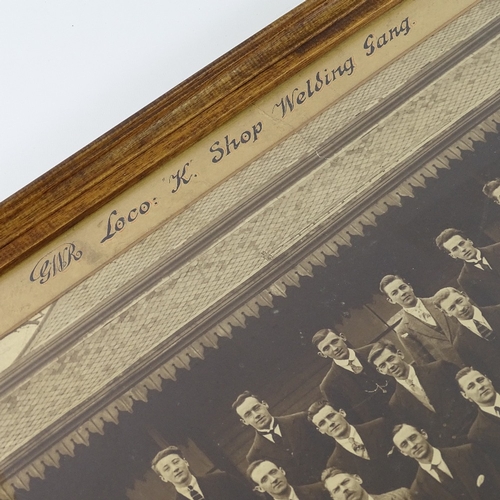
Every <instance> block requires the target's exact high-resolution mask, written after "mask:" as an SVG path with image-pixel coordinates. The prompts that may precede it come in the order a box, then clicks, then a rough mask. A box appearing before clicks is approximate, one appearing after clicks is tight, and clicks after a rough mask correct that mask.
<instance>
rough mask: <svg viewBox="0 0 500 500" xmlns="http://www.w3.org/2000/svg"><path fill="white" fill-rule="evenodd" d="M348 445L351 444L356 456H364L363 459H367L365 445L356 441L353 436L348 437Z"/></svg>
mask: <svg viewBox="0 0 500 500" xmlns="http://www.w3.org/2000/svg"><path fill="white" fill-rule="evenodd" d="M348 441H349V443H350V445H351V446H352V449H353V450H354V453H356V455H358V457H361V458H364V459H365V460H368V452H367V451H366V448H365V445H364V444H362V443H358V441H356V439H354V438H353V437H350V438H349V439H348Z"/></svg>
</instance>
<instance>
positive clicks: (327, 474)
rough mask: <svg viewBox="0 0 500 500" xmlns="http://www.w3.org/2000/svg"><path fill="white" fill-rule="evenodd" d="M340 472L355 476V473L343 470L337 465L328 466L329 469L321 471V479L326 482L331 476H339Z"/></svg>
mask: <svg viewBox="0 0 500 500" xmlns="http://www.w3.org/2000/svg"><path fill="white" fill-rule="evenodd" d="M339 474H347V475H348V476H353V475H354V474H351V473H350V472H346V471H343V470H341V469H338V468H337V467H328V469H325V470H324V471H323V472H322V473H321V481H323V482H325V481H326V480H327V479H330V478H331V477H335V476H338V475H339Z"/></svg>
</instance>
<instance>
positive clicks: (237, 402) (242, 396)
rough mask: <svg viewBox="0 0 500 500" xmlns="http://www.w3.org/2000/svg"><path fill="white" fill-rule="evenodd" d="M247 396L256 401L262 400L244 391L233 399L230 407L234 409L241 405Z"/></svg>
mask: <svg viewBox="0 0 500 500" xmlns="http://www.w3.org/2000/svg"><path fill="white" fill-rule="evenodd" d="M248 398H255V399H256V400H257V401H262V399H261V398H259V396H256V395H255V394H253V393H252V392H250V391H244V392H242V393H241V394H240V395H239V396H238V397H237V398H236V399H235V400H234V403H233V404H232V405H231V408H232V409H233V410H234V411H236V410H237V409H238V407H239V406H241V405H242V404H243V403H244V402H245V401H246V400H247V399H248Z"/></svg>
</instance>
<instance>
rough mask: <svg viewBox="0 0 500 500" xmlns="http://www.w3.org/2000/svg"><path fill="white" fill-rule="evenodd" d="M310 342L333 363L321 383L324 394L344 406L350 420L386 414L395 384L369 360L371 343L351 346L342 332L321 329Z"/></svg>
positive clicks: (341, 406) (355, 420)
mask: <svg viewBox="0 0 500 500" xmlns="http://www.w3.org/2000/svg"><path fill="white" fill-rule="evenodd" d="M312 343H313V345H314V346H315V347H316V348H317V349H318V354H319V355H320V356H321V357H323V358H329V359H331V360H332V366H331V368H330V370H329V371H328V373H327V374H326V376H325V378H324V379H323V381H322V382H321V384H320V390H321V393H322V394H323V397H324V398H325V399H327V400H328V401H329V402H330V403H331V404H332V405H333V406H335V407H336V408H343V409H344V411H346V412H347V414H348V415H349V418H350V419H351V420H352V421H353V422H368V421H370V420H373V419H375V418H378V417H381V416H384V415H387V413H388V406H387V404H388V402H389V399H390V397H391V394H392V392H393V391H394V383H393V382H392V381H391V380H390V378H387V377H384V376H383V375H381V374H380V373H377V371H376V370H374V369H373V367H372V366H371V365H370V363H368V361H367V356H368V352H369V351H370V346H365V347H361V348H360V349H350V348H349V347H348V346H347V344H346V338H345V336H344V335H343V334H341V333H335V332H334V331H333V330H329V329H323V330H320V331H319V332H316V333H315V334H314V336H313V338H312Z"/></svg>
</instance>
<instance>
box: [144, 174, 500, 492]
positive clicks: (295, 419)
mask: <svg viewBox="0 0 500 500" xmlns="http://www.w3.org/2000/svg"><path fill="white" fill-rule="evenodd" d="M483 192H484V194H485V195H486V196H488V197H489V198H491V199H492V200H493V201H494V202H495V203H498V204H500V179H495V180H493V181H490V182H489V183H487V184H486V185H485V186H484V188H483ZM435 243H436V247H437V249H439V250H440V251H443V252H445V253H446V254H447V255H448V256H449V257H450V258H452V259H456V260H457V261H459V262H460V263H461V266H462V267H461V270H460V273H459V275H458V276H456V280H455V281H456V282H455V286H447V287H444V288H441V289H439V290H435V293H434V294H433V296H431V297H420V296H418V295H417V293H416V292H415V291H414V289H413V287H412V285H411V284H410V283H409V281H408V280H407V279H406V278H405V276H400V275H398V274H387V275H385V276H380V282H379V283H378V286H379V291H380V293H382V294H383V295H384V296H385V298H386V300H387V301H388V302H389V303H391V304H393V305H395V306H398V307H399V308H400V313H399V317H400V320H399V323H398V324H397V325H396V326H395V328H394V330H395V334H396V337H397V339H398V342H397V343H396V342H392V341H390V340H388V339H386V338H382V339H381V340H378V341H376V342H374V343H372V344H369V345H365V346H362V347H359V348H353V347H352V346H351V345H350V343H349V340H348V338H347V337H346V336H345V335H344V334H343V333H342V332H340V331H337V330H335V329H333V328H328V327H327V328H323V329H320V330H318V331H317V332H316V333H315V334H314V335H313V336H312V339H311V340H312V346H313V348H314V349H315V350H316V351H317V354H318V355H319V356H320V357H322V358H325V359H328V360H330V361H331V366H330V367H329V370H328V372H327V373H326V375H325V376H324V378H323V380H322V381H321V383H320V385H319V392H320V393H321V399H318V400H317V401H315V402H314V403H313V404H311V405H310V406H309V407H308V408H304V409H303V411H301V412H299V413H293V414H290V415H279V414H278V415H277V414H275V411H273V408H271V407H270V406H269V405H268V403H267V402H266V401H265V400H264V399H263V398H262V397H260V396H259V395H258V394H256V393H254V392H252V391H250V390H244V391H242V392H241V394H239V395H238V396H237V397H236V398H235V399H234V402H233V404H232V410H233V415H234V418H237V419H239V421H240V423H241V424H242V425H244V426H247V427H248V428H250V429H252V430H253V441H252V443H251V445H250V447H249V449H248V450H247V451H246V461H247V469H246V477H245V478H243V477H235V475H232V474H228V473H227V472H224V471H217V472H213V473H209V474H207V475H200V476H198V475H195V474H194V473H193V471H192V470H191V468H190V465H189V463H188V461H187V459H186V458H185V456H184V454H183V452H182V450H181V449H179V448H178V447H176V446H169V447H167V448H165V449H163V450H161V451H159V453H158V454H157V455H156V456H155V457H154V458H153V461H152V468H153V470H154V471H155V472H156V474H158V477H159V478H160V479H161V480H162V481H164V482H167V483H170V484H171V485H172V486H173V487H174V488H175V490H176V499H177V500H226V499H227V500H229V499H232V500H247V499H248V500H250V499H252V498H254V499H257V498H268V499H274V500H322V499H324V500H328V499H333V500H375V499H387V500H390V499H393V500H398V499H424V500H441V499H443V500H452V499H470V500H480V499H485V500H486V499H488V500H492V499H496V498H498V499H500V393H499V392H498V391H500V243H495V244H492V245H489V246H484V247H479V246H477V245H476V244H475V243H474V242H473V241H472V240H471V239H470V238H469V237H468V235H467V234H465V233H464V232H463V231H462V230H460V229H457V228H445V229H444V230H442V231H441V232H440V234H438V235H436V237H435Z"/></svg>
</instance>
